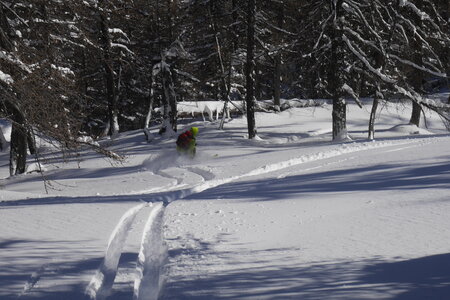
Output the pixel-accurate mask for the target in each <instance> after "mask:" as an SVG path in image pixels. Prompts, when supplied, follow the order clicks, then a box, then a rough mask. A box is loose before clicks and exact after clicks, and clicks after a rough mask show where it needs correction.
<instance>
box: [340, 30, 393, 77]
mask: <svg viewBox="0 0 450 300" xmlns="http://www.w3.org/2000/svg"><path fill="white" fill-rule="evenodd" d="M342 39H343V40H344V42H345V43H346V44H347V46H348V48H349V49H350V51H351V52H352V53H353V54H355V55H356V56H357V57H358V58H359V60H360V61H361V62H362V63H363V64H364V65H365V66H366V67H367V68H368V69H369V70H370V71H371V72H372V73H373V74H375V75H377V76H378V77H379V78H380V79H381V80H383V81H384V82H387V83H395V80H394V79H392V78H391V77H389V76H388V75H385V74H383V73H381V71H380V69H376V68H374V67H373V66H372V65H371V64H370V62H369V61H368V60H367V58H366V57H364V55H363V54H361V52H359V51H358V50H356V49H355V47H354V46H353V44H352V42H351V41H350V40H349V39H348V38H347V37H346V36H345V34H344V35H342Z"/></svg>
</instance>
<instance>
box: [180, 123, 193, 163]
mask: <svg viewBox="0 0 450 300" xmlns="http://www.w3.org/2000/svg"><path fill="white" fill-rule="evenodd" d="M197 134H198V127H191V129H190V130H187V131H185V132H183V133H182V134H180V135H179V136H178V138H177V151H178V153H179V154H186V155H189V157H191V158H194V156H195V151H196V150H195V146H197V143H196V141H195V137H196V136H197Z"/></svg>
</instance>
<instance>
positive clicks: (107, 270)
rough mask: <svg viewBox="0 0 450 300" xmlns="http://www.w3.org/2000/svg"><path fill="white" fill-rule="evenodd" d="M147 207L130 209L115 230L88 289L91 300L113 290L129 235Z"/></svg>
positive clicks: (97, 298)
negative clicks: (139, 213) (141, 211)
mask: <svg viewBox="0 0 450 300" xmlns="http://www.w3.org/2000/svg"><path fill="white" fill-rule="evenodd" d="M145 206H146V204H145V203H143V204H139V205H136V206H134V207H132V208H130V209H129V210H128V211H127V212H126V213H125V214H124V215H123V216H122V218H121V219H120V221H119V223H117V225H116V227H115V228H114V231H113V232H112V234H111V236H110V239H109V242H108V246H107V248H106V254H105V257H104V259H103V262H102V264H101V265H100V267H99V269H98V270H97V273H96V274H95V275H94V277H92V279H91V282H90V283H89V285H88V287H87V288H86V294H87V295H88V296H89V297H91V299H96V300H102V299H105V298H106V297H108V296H109V294H110V293H111V288H112V286H113V283H114V279H115V278H116V274H117V268H118V264H119V259H120V256H121V254H122V250H123V246H124V245H125V241H126V239H127V237H128V233H129V231H130V229H131V226H132V224H133V221H134V219H135V218H136V215H137V214H138V212H139V211H140V210H141V209H142V208H144V207H145Z"/></svg>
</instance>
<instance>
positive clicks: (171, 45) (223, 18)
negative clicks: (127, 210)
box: [0, 0, 450, 175]
mask: <svg viewBox="0 0 450 300" xmlns="http://www.w3.org/2000/svg"><path fill="white" fill-rule="evenodd" d="M449 12H450V3H449V1H448V0H435V1H432V0H361V1H353V0H314V1H309V0H259V1H257V0H150V1H147V0H128V1H119V0H109V1H106V0H83V1H61V0H1V1H0V118H3V119H6V120H8V121H9V122H11V124H12V132H11V141H10V147H9V151H10V174H11V175H15V174H20V173H24V172H25V164H26V159H27V155H28V153H30V154H35V152H36V147H35V137H36V136H39V137H40V138H47V139H48V140H51V141H52V143H54V144H55V145H57V146H58V147H60V148H61V149H66V150H71V149H76V148H77V147H80V146H83V145H85V146H90V147H94V148H96V147H97V146H96V144H95V143H94V142H93V141H95V140H96V139H99V138H103V137H106V136H111V137H114V136H115V135H117V134H118V133H119V132H123V131H128V130H136V129H143V130H144V132H145V130H146V129H148V128H149V127H150V126H151V125H154V124H158V126H159V134H161V135H164V134H165V133H166V132H169V131H177V121H178V118H179V114H178V113H177V103H180V102H183V101H205V100H208V101H222V102H223V103H224V105H223V107H224V109H223V110H224V112H223V114H224V115H225V114H226V113H225V110H226V109H227V107H230V106H232V105H234V103H236V102H242V103H244V104H243V105H242V106H241V107H242V108H244V111H243V112H242V113H244V114H246V116H247V122H248V137H249V138H250V139H251V138H254V137H255V136H256V135H257V125H258V124H256V122H255V117H254V113H255V111H257V110H258V109H261V107H260V105H259V102H260V101H261V100H265V101H271V103H272V104H271V105H270V106H269V107H265V108H264V109H269V110H271V111H273V112H274V113H276V112H278V111H281V110H283V109H285V108H286V107H285V106H283V105H282V99H289V98H301V99H319V98H320V99H329V101H332V104H333V111H332V130H333V135H332V136H333V140H341V139H345V137H346V134H347V131H346V110H347V108H346V104H347V103H348V101H355V102H356V103H358V104H361V99H362V98H370V99H373V104H372V113H371V115H370V119H369V120H367V126H368V133H369V136H368V138H369V139H373V138H374V135H375V132H374V123H375V121H376V119H375V114H376V112H377V109H378V106H379V105H380V103H382V102H384V101H399V100H402V101H410V102H411V103H412V105H413V111H412V114H411V119H410V123H411V124H415V125H417V126H419V125H420V121H421V113H422V111H423V109H430V110H432V111H434V112H436V113H437V114H439V116H440V117H441V119H442V121H443V122H446V124H447V127H449V126H448V125H449V122H450V99H448V100H447V102H442V101H436V100H432V99H431V98H429V97H427V95H429V94H432V93H435V92H438V91H441V90H443V89H448V87H449V84H448V76H449V71H450V69H449V57H450V53H449V48H450V35H449V29H450V28H449ZM157 108H158V109H157ZM143 136H144V135H143ZM5 149H6V142H5V139H4V137H3V133H2V132H1V131H0V151H1V150H5ZM96 150H98V151H103V152H104V153H105V154H106V155H114V154H113V153H111V152H108V151H107V150H106V149H102V148H100V147H97V148H96Z"/></svg>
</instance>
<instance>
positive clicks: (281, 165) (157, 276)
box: [86, 137, 438, 300]
mask: <svg viewBox="0 0 450 300" xmlns="http://www.w3.org/2000/svg"><path fill="white" fill-rule="evenodd" d="M436 139H438V138H426V137H425V138H419V139H405V140H395V141H380V142H377V141H372V142H359V143H358V142H355V143H351V144H343V145H340V146H337V147H336V148H335V149H331V150H327V151H324V152H319V153H316V154H309V155H302V156H299V157H295V158H291V159H288V160H285V161H281V162H277V163H273V164H267V165H265V166H262V167H259V168H256V169H254V170H252V171H250V172H248V173H245V174H240V175H236V176H231V177H228V178H222V179H214V176H213V174H212V173H210V172H209V171H205V170H203V169H200V168H196V167H189V168H187V170H188V171H190V172H193V173H196V174H197V175H199V176H201V177H202V178H203V180H202V182H201V183H199V184H197V185H196V186H194V187H192V188H188V189H179V190H171V191H168V192H163V193H151V194H149V193H148V192H147V195H148V198H147V199H145V201H147V202H149V203H150V202H159V203H158V204H156V205H155V206H154V207H153V209H152V211H151V212H150V215H149V218H148V219H147V223H146V225H145V228H144V232H143V235H142V241H141V247H140V251H139V256H138V261H137V267H136V271H137V273H138V275H137V278H136V280H135V283H134V295H133V299H134V300H156V299H158V295H159V294H160V292H161V289H162V277H161V276H162V275H163V274H162V268H163V266H164V263H165V259H166V257H167V249H166V248H165V246H164V241H163V237H162V224H163V217H164V211H165V207H166V206H167V205H169V204H170V203H171V202H174V201H176V200H180V199H183V198H186V197H188V196H191V195H194V194H197V193H200V192H203V191H205V190H208V189H211V188H214V187H217V186H220V185H223V184H227V183H230V182H233V181H236V180H240V179H244V178H248V177H252V176H258V175H264V174H269V173H272V172H275V171H280V170H283V169H287V168H290V167H293V166H297V165H300V164H304V163H307V162H312V161H318V160H324V159H328V158H333V157H337V156H340V155H344V154H349V153H355V152H361V151H367V150H372V149H380V148H387V147H395V146H402V148H395V149H391V150H388V151H386V152H389V151H397V149H398V150H401V149H403V148H409V147H415V146H420V145H422V144H428V143H432V142H433V141H435V140H436ZM316 168H320V166H318V167H315V168H311V169H316ZM288 174H290V173H289V172H288V173H286V174H282V175H279V176H278V178H282V177H284V176H287V175H288ZM177 181H178V180H177ZM181 186H183V185H182V184H180V187H181ZM142 194H144V195H145V191H143V193H142ZM142 194H141V195H142ZM145 205H146V204H140V205H137V206H135V207H132V208H131V209H129V210H128V211H127V212H126V213H125V214H124V215H123V216H122V218H121V219H120V221H119V223H118V224H117V225H116V228H115V229H114V231H113V233H112V234H111V237H110V241H109V243H108V247H107V250H106V255H105V258H104V261H103V263H102V265H101V266H100V268H99V269H98V271H97V273H96V274H95V276H94V277H93V278H92V280H91V282H90V284H89V286H88V287H87V289H86V294H88V295H89V296H90V297H91V298H92V299H96V300H101V299H105V298H106V297H107V296H108V295H109V294H110V292H111V288H112V285H113V282H114V278H115V276H116V273H117V268H118V262H119V258H120V255H121V252H122V249H123V246H124V243H125V240H126V238H127V236H128V232H129V230H130V228H131V225H132V223H133V221H134V219H135V217H136V215H137V213H138V212H139V211H140V210H141V209H142V208H143V207H144V206H145Z"/></svg>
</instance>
